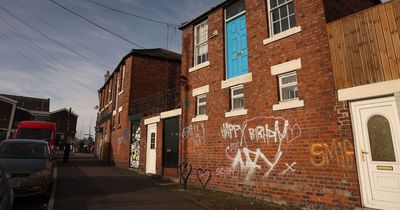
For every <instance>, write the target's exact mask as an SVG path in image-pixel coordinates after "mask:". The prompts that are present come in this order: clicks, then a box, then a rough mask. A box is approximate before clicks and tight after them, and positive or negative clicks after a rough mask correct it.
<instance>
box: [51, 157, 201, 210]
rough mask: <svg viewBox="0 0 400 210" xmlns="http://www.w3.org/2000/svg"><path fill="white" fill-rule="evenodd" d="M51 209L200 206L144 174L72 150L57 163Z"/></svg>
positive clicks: (181, 207)
mask: <svg viewBox="0 0 400 210" xmlns="http://www.w3.org/2000/svg"><path fill="white" fill-rule="evenodd" d="M60 159H61V158H60ZM54 209H55V210H64V209H68V210H71V209H76V210H78V209H79V210H85V209H99V210H101V209H107V210H110V209H117V210H118V209H146V210H151V209H193V210H196V209H203V208H201V207H199V206H198V205H196V204H195V203H193V202H191V201H189V200H186V199H185V198H183V197H182V196H179V195H178V194H176V193H174V192H172V191H169V190H168V189H165V188H163V187H160V186H158V185H156V184H155V183H154V182H153V181H152V179H151V178H149V177H147V176H142V175H137V174H134V173H133V172H130V171H128V170H126V169H117V168H115V167H112V166H109V165H107V164H105V163H102V162H100V161H98V160H95V159H94V158H93V156H91V155H88V154H72V157H71V159H70V162H69V163H67V164H62V163H61V162H59V163H58V182H57V190H56V196H55V206H54Z"/></svg>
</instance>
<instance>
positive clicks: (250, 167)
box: [231, 147, 282, 181]
mask: <svg viewBox="0 0 400 210" xmlns="http://www.w3.org/2000/svg"><path fill="white" fill-rule="evenodd" d="M242 154H243V156H244V160H243V156H242ZM281 155H282V152H281V151H278V152H277V153H276V155H275V158H274V160H273V161H272V162H271V161H270V160H268V158H267V157H265V155H264V154H263V153H262V152H261V151H260V149H256V151H252V150H249V149H247V148H246V147H245V148H243V149H242V150H238V151H237V153H236V156H235V158H233V159H232V161H233V162H232V164H231V169H232V170H236V169H239V170H240V171H241V172H242V173H245V174H246V175H245V181H249V180H250V179H252V178H253V176H254V174H255V173H256V171H257V170H261V165H259V164H258V162H259V159H260V161H261V162H262V163H264V164H265V165H266V167H267V170H266V172H265V173H264V176H263V178H265V177H268V175H269V174H270V173H271V171H272V170H273V169H274V167H275V165H276V164H277V163H278V161H279V159H280V158H281ZM251 156H254V158H253V159H252V158H251Z"/></svg>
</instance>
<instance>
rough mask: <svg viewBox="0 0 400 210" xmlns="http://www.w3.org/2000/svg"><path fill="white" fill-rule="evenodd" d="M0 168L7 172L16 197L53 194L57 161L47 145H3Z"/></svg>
mask: <svg viewBox="0 0 400 210" xmlns="http://www.w3.org/2000/svg"><path fill="white" fill-rule="evenodd" d="M0 165H1V166H3V169H4V170H5V171H6V172H7V176H8V177H9V184H10V187H11V188H12V189H13V190H14V193H15V196H16V197H24V196H30V195H36V194H44V195H47V194H49V192H50V189H51V184H52V183H53V171H54V167H55V161H54V158H53V156H52V155H51V153H50V148H49V145H48V143H47V142H46V141H41V140H30V139H13V140H5V141H3V142H1V143H0Z"/></svg>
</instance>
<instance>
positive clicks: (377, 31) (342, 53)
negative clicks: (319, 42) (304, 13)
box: [328, 0, 400, 89]
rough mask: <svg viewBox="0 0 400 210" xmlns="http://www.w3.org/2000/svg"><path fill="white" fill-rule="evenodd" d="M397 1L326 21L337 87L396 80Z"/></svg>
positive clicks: (399, 67) (399, 61)
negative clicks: (327, 22) (330, 21)
mask: <svg viewBox="0 0 400 210" xmlns="http://www.w3.org/2000/svg"><path fill="white" fill-rule="evenodd" d="M399 31H400V0H391V1H389V2H387V3H384V4H380V5H378V6H375V7H372V8H369V9H367V10H364V11H361V12H359V13H356V14H354V15H351V16H348V17H346V18H342V19H340V20H337V21H334V22H332V23H329V24H328V36H329V46H330V51H331V57H332V64H333V72H334V77H335V85H336V88H337V89H343V88H349V87H354V86H360V85H366V84H371V83H376V82H382V81H388V80H395V79H400V33H399Z"/></svg>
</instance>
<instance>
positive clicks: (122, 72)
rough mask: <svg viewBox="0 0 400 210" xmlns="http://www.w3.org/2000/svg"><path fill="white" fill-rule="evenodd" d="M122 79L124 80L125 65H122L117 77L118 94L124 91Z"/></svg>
mask: <svg viewBox="0 0 400 210" xmlns="http://www.w3.org/2000/svg"><path fill="white" fill-rule="evenodd" d="M124 79H125V65H122V68H121V71H120V72H119V75H118V93H121V92H122V91H123V90H124Z"/></svg>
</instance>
